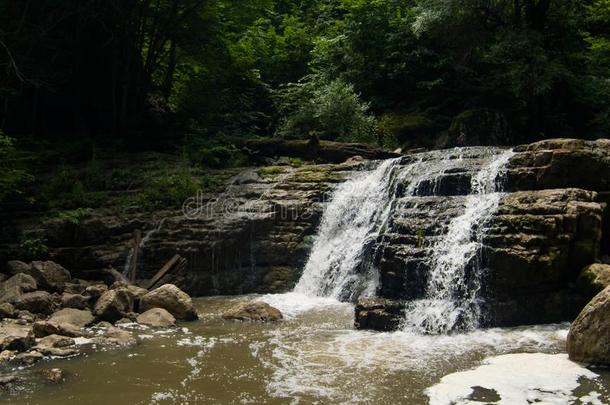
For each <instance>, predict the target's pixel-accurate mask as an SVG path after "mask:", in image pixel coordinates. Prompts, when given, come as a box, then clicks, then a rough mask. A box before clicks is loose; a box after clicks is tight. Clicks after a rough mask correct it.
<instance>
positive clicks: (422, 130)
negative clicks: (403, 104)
mask: <svg viewBox="0 0 610 405" xmlns="http://www.w3.org/2000/svg"><path fill="white" fill-rule="evenodd" d="M435 130H436V125H435V124H434V122H433V121H432V120H430V119H429V118H428V117H427V116H425V115H423V114H417V113H399V112H390V113H385V114H383V115H382V116H381V117H380V119H379V132H380V134H381V136H382V137H383V144H384V146H385V147H387V148H395V147H402V146H408V147H413V146H423V144H425V143H426V140H425V139H426V138H429V135H430V134H432V133H434V132H435Z"/></svg>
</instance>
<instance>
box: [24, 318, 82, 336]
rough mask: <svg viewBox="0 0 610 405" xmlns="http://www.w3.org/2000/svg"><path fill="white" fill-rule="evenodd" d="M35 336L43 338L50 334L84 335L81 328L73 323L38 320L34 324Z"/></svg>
mask: <svg viewBox="0 0 610 405" xmlns="http://www.w3.org/2000/svg"><path fill="white" fill-rule="evenodd" d="M32 329H33V331H34V336H36V337H37V338H43V337H45V336H49V335H61V336H69V337H80V336H82V335H83V333H82V332H81V329H80V328H79V327H78V326H75V325H73V324H71V323H56V322H50V321H38V322H34V324H33V325H32Z"/></svg>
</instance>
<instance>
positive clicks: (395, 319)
mask: <svg viewBox="0 0 610 405" xmlns="http://www.w3.org/2000/svg"><path fill="white" fill-rule="evenodd" d="M488 156H489V149H488V148H463V149H457V150H444V151H433V152H425V153H419V154H414V155H408V156H404V157H402V158H401V159H400V160H399V161H397V165H396V170H395V171H393V174H392V176H395V178H393V180H392V182H391V183H392V187H393V188H392V193H394V194H393V195H394V197H393V199H392V203H391V204H392V205H391V215H390V217H389V220H388V221H387V223H385V224H384V227H383V229H382V230H381V232H380V233H379V237H378V238H376V240H373V241H370V244H368V245H367V246H366V247H365V249H364V250H366V252H365V253H366V255H367V258H369V259H370V262H371V264H372V265H374V266H375V268H376V269H377V270H378V272H379V285H378V290H377V292H378V296H379V297H378V298H379V299H377V300H363V301H362V302H360V303H359V305H358V307H357V325H358V326H359V327H361V328H370V329H395V328H397V327H398V325H399V323H400V320H401V319H402V318H403V317H404V315H405V311H404V308H406V305H407V304H408V303H409V302H412V301H414V300H417V299H420V298H422V297H424V295H425V290H426V286H427V285H428V282H429V278H430V257H431V256H432V255H433V253H434V249H435V248H436V247H437V246H438V242H439V240H440V239H442V237H443V235H445V234H446V233H447V230H448V227H449V226H450V223H451V221H452V220H453V219H454V218H456V217H459V216H460V215H462V214H464V212H465V210H466V206H467V203H468V195H469V194H471V193H472V191H473V190H472V187H473V186H472V185H473V182H472V179H473V176H476V174H477V173H478V172H479V171H480V169H481V167H482V165H483V164H484V163H485V162H486V158H487V157H488ZM370 165H371V163H370V162H367V161H363V160H358V159H351V160H350V161H348V162H345V163H342V164H318V165H305V166H302V167H299V168H293V167H290V166H274V167H267V168H261V169H248V170H246V171H244V172H242V173H241V174H239V175H237V176H236V177H234V178H232V179H231V180H230V182H229V183H228V184H227V187H226V189H225V191H224V192H223V193H222V194H220V195H200V196H193V199H192V200H190V201H188V202H187V204H186V205H185V210H186V212H180V211H172V212H158V213H157V214H156V217H155V218H150V217H144V216H142V215H132V216H128V217H127V218H118V217H93V218H91V219H87V220H85V221H84V222H83V223H82V224H81V226H80V229H79V239H78V243H72V244H70V245H67V244H65V243H63V242H62V241H63V240H69V239H70V238H69V237H68V236H69V235H64V234H65V233H70V230H66V229H63V228H58V229H49V230H48V232H47V234H48V238H47V239H48V244H49V246H50V247H51V251H50V254H51V258H52V259H54V260H55V261H56V262H58V263H61V264H62V265H64V266H66V267H68V268H70V269H71V270H72V273H73V276H78V277H82V278H89V279H101V277H102V276H108V277H110V278H117V276H116V274H115V273H112V272H110V271H108V270H103V271H99V270H96V269H103V268H106V267H108V266H113V267H115V268H117V269H119V270H122V267H123V265H124V264H125V262H126V258H127V256H128V253H129V249H130V239H131V235H132V232H133V231H134V230H135V229H144V230H145V232H144V234H145V237H146V243H145V244H144V246H143V249H142V251H141V252H140V262H139V274H138V278H141V279H149V278H150V277H152V276H153V275H154V274H155V273H156V272H157V270H159V269H160V268H161V266H162V265H163V264H164V263H165V262H166V261H168V260H169V259H170V258H171V257H172V256H173V255H175V254H180V255H181V256H182V257H184V258H185V259H187V262H188V265H187V268H186V271H184V272H183V273H180V274H172V273H170V274H169V275H167V276H165V277H164V278H162V279H161V280H159V284H164V283H168V282H171V283H174V284H176V285H178V287H180V288H181V289H183V290H184V291H186V292H188V293H190V294H192V295H215V294H243V293H253V292H254V293H267V292H284V291H288V290H290V289H292V288H293V287H294V285H295V283H296V282H297V280H298V279H299V277H300V275H301V272H302V269H303V268H304V266H305V263H306V261H307V258H308V255H309V253H310V250H311V246H312V244H313V241H314V238H315V234H316V229H317V228H318V225H319V222H320V218H321V215H322V213H323V211H324V207H325V204H326V201H327V200H328V197H329V195H330V192H331V191H332V190H333V189H334V187H335V186H336V185H337V184H338V183H340V182H342V181H344V180H345V179H346V178H348V177H349V176H352V175H358V174H357V172H358V170H364V169H366V168H368V167H369V166H370ZM504 177H505V178H504V191H505V194H504V195H503V196H502V197H501V198H500V199H499V201H498V206H497V209H495V210H493V213H492V214H491V217H490V218H483V219H484V220H481V221H479V222H477V223H476V224H475V226H474V228H473V231H474V233H476V234H477V235H480V237H481V240H479V241H478V242H480V244H481V245H482V248H481V249H480V250H479V251H477V254H476V255H475V256H474V257H473V258H472V259H471V260H470V262H469V263H468V265H467V266H466V268H465V275H464V280H465V281H464V285H466V286H472V285H473V283H475V282H478V281H477V280H476V277H474V273H475V269H482V270H483V277H482V280H481V285H480V289H479V291H478V297H479V298H480V301H481V302H482V303H483V304H482V306H483V311H482V313H483V314H484V315H486V316H484V318H483V324H487V325H514V324H524V323H539V322H551V321H559V320H564V319H571V318H573V317H574V316H575V315H576V314H577V313H578V311H579V310H580V309H581V308H582V307H583V306H584V304H585V303H586V301H587V299H588V298H590V297H588V296H587V295H588V293H586V292H585V293H583V292H582V290H580V291H581V292H579V290H578V289H576V288H575V282H576V280H577V278H578V275H579V272H580V270H581V269H582V268H583V267H585V266H587V265H589V264H591V263H594V262H596V261H597V260H599V259H601V258H602V257H603V256H604V255H607V254H608V253H610V240H609V237H610V221H609V220H608V219H607V216H608V215H607V211H606V210H605V203H606V202H607V201H610V141H607V140H600V141H583V140H569V139H564V140H548V141H542V142H538V143H534V144H530V145H523V146H519V147H517V148H515V155H514V156H512V158H511V159H510V161H509V162H508V164H507V171H506V174H505V176H504ZM39 270H40V269H39ZM43 270H44V269H43ZM94 270H96V271H94ZM26 273H27V272H26ZM89 273H91V276H90V277H87V276H88V275H89ZM102 273H103V274H102ZM27 274H30V273H27ZM32 277H33V278H34V279H35V281H36V282H39V283H40V280H41V278H40V277H38V278H37V273H36V274H34V273H32ZM51 281H53V282H58V283H59V282H61V280H59V281H57V280H51ZM108 284H109V285H110V284H112V283H110V282H109V283H108ZM88 288H89V287H88ZM68 293H72V292H68ZM103 293H104V291H99V292H98V293H97V294H98V296H99V295H102V294H103ZM458 294H459V291H458ZM68 298H69V297H66V300H68ZM74 305H76V304H74Z"/></svg>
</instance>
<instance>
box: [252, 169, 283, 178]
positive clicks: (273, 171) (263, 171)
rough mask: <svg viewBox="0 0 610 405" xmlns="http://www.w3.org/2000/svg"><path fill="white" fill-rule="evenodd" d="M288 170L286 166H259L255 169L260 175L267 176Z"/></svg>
mask: <svg viewBox="0 0 610 405" xmlns="http://www.w3.org/2000/svg"><path fill="white" fill-rule="evenodd" d="M287 170H288V167H287V166H263V167H259V168H258V169H257V170H256V171H257V172H258V174H259V175H260V176H263V177H268V176H277V175H279V174H283V173H284V172H286V171H287Z"/></svg>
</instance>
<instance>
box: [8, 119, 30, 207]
mask: <svg viewBox="0 0 610 405" xmlns="http://www.w3.org/2000/svg"><path fill="white" fill-rule="evenodd" d="M32 179H33V177H32V176H31V175H30V174H29V173H28V172H27V170H26V168H25V164H24V158H23V157H22V156H20V153H19V152H18V151H17V149H16V148H15V141H14V140H13V138H11V137H8V136H6V135H4V134H3V133H2V131H1V130H0V202H1V201H2V200H4V199H5V198H7V197H8V196H10V195H12V194H19V193H21V192H22V187H23V186H24V185H25V184H27V183H28V182H29V181H31V180H32Z"/></svg>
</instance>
